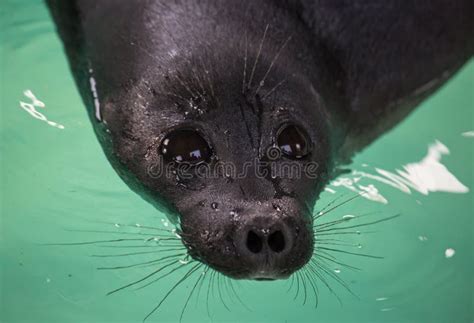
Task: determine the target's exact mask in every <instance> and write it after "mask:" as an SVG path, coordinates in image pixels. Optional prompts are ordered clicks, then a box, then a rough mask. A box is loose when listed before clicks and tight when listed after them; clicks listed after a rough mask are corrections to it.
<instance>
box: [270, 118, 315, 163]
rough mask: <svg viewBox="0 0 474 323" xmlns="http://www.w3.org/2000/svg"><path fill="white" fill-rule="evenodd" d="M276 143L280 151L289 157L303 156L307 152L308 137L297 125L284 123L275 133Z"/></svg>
mask: <svg viewBox="0 0 474 323" xmlns="http://www.w3.org/2000/svg"><path fill="white" fill-rule="evenodd" d="M277 144H278V147H279V148H280V150H281V152H282V153H283V154H284V155H285V156H287V157H290V158H296V159H299V158H303V157H305V156H306V155H308V153H309V149H308V148H309V147H308V139H307V136H306V135H305V132H303V131H302V130H301V129H300V128H299V127H298V126H296V125H293V124H290V125H285V126H284V127H283V128H282V129H280V131H279V132H278V135H277Z"/></svg>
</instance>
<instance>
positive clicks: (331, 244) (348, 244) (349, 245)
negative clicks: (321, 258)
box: [318, 242, 360, 248]
mask: <svg viewBox="0 0 474 323" xmlns="http://www.w3.org/2000/svg"><path fill="white" fill-rule="evenodd" d="M318 245H319V246H342V247H351V248H359V246H360V245H359V244H354V243H337V242H319V243H318Z"/></svg>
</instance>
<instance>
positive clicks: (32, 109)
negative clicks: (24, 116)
mask: <svg viewBox="0 0 474 323" xmlns="http://www.w3.org/2000/svg"><path fill="white" fill-rule="evenodd" d="M23 94H24V95H25V96H26V98H27V99H29V100H30V101H31V102H28V103H27V102H23V101H20V107H21V108H23V109H24V110H25V111H26V112H28V113H29V114H30V115H31V116H32V117H33V118H36V119H38V120H41V121H44V122H46V124H48V125H50V126H52V127H56V128H59V129H64V126H63V125H62V124H59V123H56V122H54V121H51V120H48V118H47V117H46V116H45V115H44V113H41V112H40V111H38V110H36V108H40V109H45V108H46V104H45V103H44V102H43V101H40V100H39V99H38V98H37V97H36V96H35V95H34V94H33V92H31V90H25V91H24V92H23Z"/></svg>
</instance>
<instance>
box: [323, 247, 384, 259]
mask: <svg viewBox="0 0 474 323" xmlns="http://www.w3.org/2000/svg"><path fill="white" fill-rule="evenodd" d="M316 249H323V250H326V251H334V252H340V253H345V254H347V255H353V256H361V257H367V258H373V259H383V257H381V256H374V255H368V254H365V253H356V252H350V251H345V250H341V249H333V248H328V247H317V248H316Z"/></svg>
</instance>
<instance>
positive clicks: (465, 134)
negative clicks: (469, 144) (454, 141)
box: [461, 130, 474, 138]
mask: <svg viewBox="0 0 474 323" xmlns="http://www.w3.org/2000/svg"><path fill="white" fill-rule="evenodd" d="M461 136H463V137H467V138H474V130H471V131H466V132H463V133H462V134H461Z"/></svg>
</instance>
